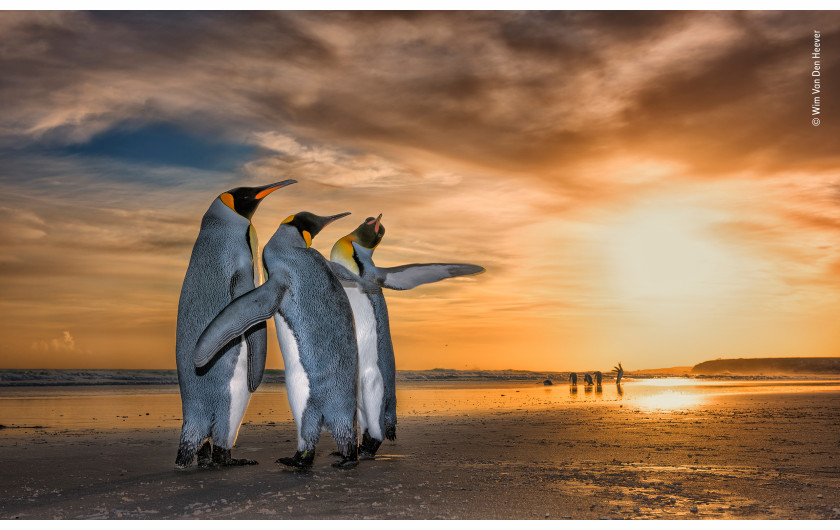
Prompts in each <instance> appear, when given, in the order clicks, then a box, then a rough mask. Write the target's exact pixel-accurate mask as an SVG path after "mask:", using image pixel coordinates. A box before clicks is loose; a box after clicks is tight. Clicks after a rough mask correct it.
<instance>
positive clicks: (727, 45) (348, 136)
mask: <svg viewBox="0 0 840 530" xmlns="http://www.w3.org/2000/svg"><path fill="white" fill-rule="evenodd" d="M23 18H24V20H22V21H20V22H19V23H18V24H14V23H7V24H8V25H9V26H11V27H9V28H8V31H7V32H6V34H5V37H4V40H5V41H6V45H5V46H4V47H3V50H4V53H3V56H2V64H0V66H2V68H3V71H4V72H9V73H10V74H9V75H7V76H4V78H5V79H7V81H4V83H3V85H0V95H2V96H3V100H4V101H7V102H8V101H14V102H15V108H14V109H9V110H10V112H9V114H8V116H10V118H7V119H5V120H3V121H4V122H5V123H4V124H3V130H4V136H5V137H7V138H9V137H10V136H12V137H16V138H17V140H18V141H20V136H21V135H23V136H30V137H31V136H33V135H35V136H38V137H40V138H52V139H53V141H61V139H65V141H73V142H77V143H78V142H79V141H86V140H88V139H89V138H90V137H91V136H92V135H94V134H97V133H102V132H103V131H106V130H107V129H109V128H110V127H113V126H114V125H115V124H116V123H119V121H120V120H125V119H129V118H130V119H135V120H144V119H146V120H150V121H151V120H167V121H171V122H175V123H180V124H182V126H184V127H190V128H192V129H200V130H204V131H207V130H210V131H212V132H215V134H218V135H220V136H228V137H230V136H234V137H236V136H237V135H238V136H240V138H238V139H240V140H241V136H243V135H247V133H248V131H251V130H253V129H254V128H257V129H262V130H278V129H279V130H286V131H298V132H301V133H304V134H307V133H308V134H309V135H310V136H318V137H319V138H322V139H324V138H327V139H330V140H331V141H334V142H337V143H339V144H347V145H350V146H353V145H366V146H367V147H370V146H375V145H380V146H382V148H383V149H387V148H388V146H394V145H396V146H398V147H402V146H411V147H412V148H421V149H427V150H429V151H431V152H435V153H438V154H442V155H444V156H450V157H453V158H455V159H461V160H464V161H468V162H470V163H476V164H484V165H488V166H494V167H505V168H508V169H515V168H522V169H530V170H534V169H539V168H541V167H545V166H556V165H558V164H560V165H567V164H569V163H570V162H575V161H578V160H582V159H587V158H590V157H592V156H597V155H601V154H604V153H607V152H609V151H610V150H614V149H616V148H621V146H622V145H624V144H625V142H627V141H629V143H630V145H631V146H632V148H633V149H634V150H636V151H649V152H650V153H651V154H653V155H662V154H667V153H671V154H672V155H673V156H674V157H679V158H684V159H687V160H691V161H692V162H693V163H695V164H697V166H698V168H700V169H708V168H709V167H711V166H714V167H715V168H717V167H718V166H720V165H721V164H723V162H721V161H719V159H723V158H725V159H726V164H729V165H732V166H733V167H735V166H737V165H739V164H744V163H747V162H748V161H750V160H752V159H753V157H755V156H757V155H761V156H762V157H764V158H765V159H766V163H767V165H768V166H772V165H773V164H775V163H779V162H784V163H786V164H796V163H813V162H814V161H815V160H818V159H820V158H823V157H825V156H830V153H829V152H828V148H827V147H826V146H825V145H820V144H819V143H817V142H813V141H810V139H809V138H808V135H809V133H813V131H812V130H811V129H809V128H808V127H809V124H808V121H807V120H806V119H805V118H807V116H805V117H802V116H801V112H802V111H801V108H802V107H801V106H800V105H792V104H791V103H790V102H791V101H792V98H797V97H798V98H799V99H802V100H803V101H805V100H807V96H808V93H807V86H806V85H807V83H808V82H809V81H810V79H809V77H808V74H807V68H808V66H809V60H808V58H809V55H808V46H807V35H808V32H807V31H805V33H804V35H805V37H803V35H802V34H800V32H796V33H795V34H794V33H791V32H789V31H787V32H783V31H781V30H782V29H784V28H790V27H791V26H796V27H797V28H805V27H806V26H808V25H809V24H811V25H813V24H812V23H813V21H814V19H815V15H814V14H813V13H785V14H784V16H781V15H779V16H773V14H766V13H746V14H745V13H711V14H710V13H686V12H678V13H669V12H652V13H649V12H618V13H610V12H559V13H552V12H549V13H541V12H527V13H516V12H512V13H464V12H453V13H438V12H430V13H387V12H384V13H364V12H362V13H312V12H303V13H298V12H284V13H265V12H254V13H252V12H248V13H201V12H196V13H174V14H170V13H166V14H160V13H133V12H127V13H93V14H86V13H65V14H35V15H32V16H31V17H23ZM837 19H838V17H837V16H834V15H829V16H827V17H826V16H825V14H823V15H821V16H820V22H821V23H822V25H823V26H825V29H824V31H825V33H824V35H825V38H830V37H831V36H832V35H833V34H834V33H833V32H836V31H837V28H838V20H837ZM720 27H723V28H727V29H728V33H725V34H722V36H721V38H720V39H718V40H715V39H704V37H703V32H704V31H713V30H714V31H717V30H718V28H720ZM803 31H804V30H803ZM694 37H696V39H695V40H696V41H697V43H696V44H695V45H692V44H691V42H690V41H691V40H692V38H694ZM793 41H796V42H800V41H805V44H803V45H802V46H801V47H800V46H792V45H791V44H792V42H793ZM669 42H673V53H674V54H675V55H674V56H670V55H669V49H668V45H669ZM826 60H827V61H832V60H835V59H830V58H829V57H827V58H826ZM634 63H637V64H635V65H634ZM797 66H799V67H801V68H797ZM637 70H638V71H637ZM838 70H840V68H837V67H835V66H834V63H829V64H828V65H827V66H826V68H825V71H826V77H825V81H826V83H829V82H832V81H834V80H835V77H836V76H837V75H840V74H837V71H838ZM83 90H84V92H85V93H86V94H87V95H82V91H83ZM62 94H63V95H62ZM100 94H101V97H98V95H100ZM75 95H78V96H79V97H75ZM94 96H97V97H94ZM103 98H104V100H105V101H107V102H108V104H107V105H103V104H102V103H101V102H102V100H103ZM806 103H807V101H806ZM804 104H805V103H803V105H804ZM36 105H37V108H36ZM762 109H765V110H762ZM718 111H720V112H718ZM720 114H723V115H720ZM747 118H749V119H747ZM739 119H740V120H741V121H740V122H738V123H737V124H736V123H735V120H739ZM735 125H737V126H735ZM836 127H837V125H834V124H833V123H831V122H829V123H827V124H826V126H825V127H824V128H823V129H822V130H821V131H820V132H825V130H826V129H830V131H829V132H833V131H835V130H836ZM213 129H215V131H213ZM762 148H764V149H763V150H762ZM789 151H790V152H789Z"/></svg>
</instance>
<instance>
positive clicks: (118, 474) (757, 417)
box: [0, 380, 840, 519]
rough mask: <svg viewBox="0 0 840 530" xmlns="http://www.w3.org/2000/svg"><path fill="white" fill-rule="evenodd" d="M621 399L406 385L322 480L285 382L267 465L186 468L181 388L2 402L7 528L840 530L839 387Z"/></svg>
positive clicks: (634, 386) (322, 463)
mask: <svg viewBox="0 0 840 530" xmlns="http://www.w3.org/2000/svg"><path fill="white" fill-rule="evenodd" d="M622 388H623V393H622V394H619V393H618V392H616V387H615V385H614V384H605V385H604V389H603V392H595V391H594V390H589V391H587V390H585V388H584V387H583V385H581V386H579V387H578V391H577V392H575V393H572V392H570V389H569V386H568V385H566V384H555V385H553V386H546V387H543V386H542V385H538V384H533V383H487V384H457V383H451V384H449V383H448V384H437V385H435V384H425V385H412V384H409V385H403V389H402V390H401V391H400V394H399V395H398V399H399V402H400V408H399V414H400V419H399V424H398V431H397V440H396V442H386V443H385V444H384V445H383V447H382V448H381V449H380V454H379V455H378V456H377V458H376V460H373V461H362V462H361V463H360V464H359V466H358V467H356V468H355V469H351V470H337V469H334V468H332V467H331V466H330V463H331V462H332V461H333V460H334V459H335V458H334V457H332V456H330V455H329V453H330V451H332V450H333V449H334V444H333V442H332V440H331V437H330V436H329V435H328V434H327V433H324V435H323V436H322V438H321V442H320V444H319V446H318V456H317V457H316V460H315V466H314V467H313V469H311V470H309V471H295V470H290V469H287V468H285V467H281V466H280V465H278V464H275V463H274V460H276V459H277V458H278V457H281V456H291V454H292V453H293V452H294V448H295V429H294V423H293V422H292V420H291V417H290V415H289V414H288V405H287V403H286V402H285V393H284V392H283V391H282V387H280V386H274V387H271V388H267V389H263V388H261V389H260V391H259V392H258V393H257V394H255V396H254V399H253V400H252V402H251V405H250V406H249V410H248V413H247V414H246V417H245V423H244V424H243V426H242V428H241V430H240V433H239V438H238V440H237V445H236V447H235V448H234V451H233V452H234V456H239V457H247V458H251V459H255V460H257V461H259V465H257V466H249V467H241V468H226V469H199V468H197V467H192V468H190V469H187V470H184V471H176V470H174V469H173V462H174V457H175V451H176V446H177V441H178V436H179V433H180V421H179V418H180V401H179V399H178V395H177V388H172V387H165V388H159V387H148V388H139V387H132V388H111V387H108V388H47V389H41V388H35V389H29V388H13V389H9V388H3V389H0V402H2V405H3V412H2V416H0V423H2V424H3V425H4V428H2V429H0V451H2V455H3V458H2V461H3V465H2V466H0V490H2V502H1V503H0V517H2V518H3V519H53V518H59V519H79V518H94V519H98V518H108V519H174V518H189V519H194V518H200V519H217V518H218V519H225V518H246V519H262V518H284V519H309V518H321V519H333V518H342V519H363V518H374V519H406V518H410V519H837V518H840V386H838V383H837V381H834V382H828V383H824V382H813V381H811V382H801V383H797V382H785V383H755V382H745V383H739V382H725V383H716V382H697V381H690V380H686V381H680V380H671V381H664V382H663V381H658V380H651V381H643V380H638V381H628V382H626V383H625V384H624V385H622ZM147 413H148V415H147ZM106 416H108V417H106ZM92 418H96V419H95V420H94V419H92ZM36 422H38V423H36Z"/></svg>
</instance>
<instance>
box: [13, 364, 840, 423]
mask: <svg viewBox="0 0 840 530" xmlns="http://www.w3.org/2000/svg"><path fill="white" fill-rule="evenodd" d="M159 376H160V381H161V382H159V383H157V384H128V383H121V384H107V383H96V384H87V385H86V384H72V385H55V384H53V385H46V384H39V385H21V384H17V385H6V386H0V425H2V428H0V436H2V435H3V433H6V434H11V433H14V432H17V431H16V429H33V428H38V429H45V430H56V431H65V432H72V431H90V430H95V431H108V430H119V429H171V430H173V431H177V430H179V429H180V426H181V418H182V416H181V399H180V394H179V389H178V386H177V384H172V383H165V382H162V381H166V377H169V375H168V374H159ZM83 377H87V375H84V376H83ZM146 377H147V376H146V375H141V374H137V378H138V380H144V381H145V380H146V379H145V378H146ZM821 392H840V379H799V380H796V379H793V380H789V379H785V380H750V381H745V380H714V381H709V380H701V379H688V378H658V379H628V380H626V381H624V382H623V383H622V385H621V387H618V386H617V385H616V384H615V383H614V382H613V381H609V382H605V384H604V385H603V386H602V387H601V388H600V389H597V388H592V387H588V388H587V387H585V386H584V385H578V386H577V387H571V386H570V385H569V384H568V383H556V384H554V385H551V386H546V385H544V384H543V383H542V380H539V381H534V378H533V377H531V378H529V380H527V381H522V380H511V379H501V378H497V379H489V380H488V379H480V378H473V379H459V380H453V379H452V378H451V377H450V378H448V379H447V378H439V379H434V378H431V379H403V380H401V381H398V383H397V403H398V406H397V413H398V416H399V417H402V418H409V417H423V418H434V417H444V416H447V417H449V416H469V415H472V414H490V415H493V414H511V413H521V412H523V411H530V410H547V409H550V410H558V411H563V410H569V409H574V408H575V407H592V406H603V407H629V408H632V409H636V410H638V411H639V412H640V413H646V414H661V413H677V414H679V413H683V412H690V411H691V410H692V409H695V408H697V407H702V406H706V405H714V404H715V402H716V401H717V400H720V399H725V398H726V397H731V396H743V395H752V396H757V395H760V394H787V393H821ZM292 421H293V420H292V416H291V413H290V412H289V405H288V401H287V397H286V390H285V386H284V385H283V384H282V383H276V382H270V381H269V382H265V383H263V384H262V385H261V386H260V388H259V389H258V390H257V392H256V393H254V394H253V396H252V398H251V402H250V404H249V406H248V410H247V412H246V414H245V418H244V420H243V425H249V424H260V425H285V426H286V427H289V426H291V429H292V431H293V429H294V427H293V424H292Z"/></svg>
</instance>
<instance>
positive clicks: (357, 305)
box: [344, 287, 385, 440]
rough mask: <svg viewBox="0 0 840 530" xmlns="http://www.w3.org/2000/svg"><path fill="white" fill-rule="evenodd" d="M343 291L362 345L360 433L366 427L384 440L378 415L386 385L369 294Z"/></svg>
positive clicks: (360, 364)
mask: <svg viewBox="0 0 840 530" xmlns="http://www.w3.org/2000/svg"><path fill="white" fill-rule="evenodd" d="M344 292H345V293H347V298H348V299H349V300H350V306H351V307H352V309H353V319H354V321H355V324H356V342H357V344H358V347H359V372H358V376H357V377H358V380H357V383H358V385H357V389H358V390H357V392H358V395H357V396H356V403H357V410H358V418H359V432H360V433H364V432H365V429H367V431H368V432H369V433H370V435H371V436H372V437H373V438H376V439H377V440H382V439H383V436H382V429H381V428H380V425H379V420H380V418H379V416H380V412H381V410H382V398H383V396H384V394H385V385H384V383H383V380H382V373H381V372H380V371H379V364H378V362H377V361H378V359H379V353H378V350H377V335H376V316H375V315H374V313H373V306H372V305H371V303H370V299H369V298H368V296H367V295H366V294H365V293H364V292H362V290H361V289H359V288H358V287H345V288H344Z"/></svg>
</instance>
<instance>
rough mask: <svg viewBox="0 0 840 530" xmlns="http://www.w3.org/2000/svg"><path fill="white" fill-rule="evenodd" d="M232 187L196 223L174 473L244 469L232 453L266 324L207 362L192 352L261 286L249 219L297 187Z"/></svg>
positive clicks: (180, 339) (182, 318)
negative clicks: (220, 317) (198, 363)
mask: <svg viewBox="0 0 840 530" xmlns="http://www.w3.org/2000/svg"><path fill="white" fill-rule="evenodd" d="M295 182H297V181H295V180H284V181H282V182H275V183H274V184H269V185H267V186H259V187H242V188H234V189H232V190H230V191H226V192H225V193H222V194H221V195H219V196H218V197H217V198H216V200H214V201H213V203H212V204H211V205H210V208H209V209H208V210H207V212H206V213H205V214H204V217H203V218H202V220H201V230H200V231H199V233H198V238H197V239H196V241H195V245H194V246H193V251H192V256H191V257H190V263H189V266H188V267H187V274H186V276H185V277H184V284H183V286H182V287H181V297H180V299H179V301H178V323H177V336H176V342H175V359H176V364H177V366H178V384H179V385H180V387H181V404H182V410H183V416H184V420H183V426H182V428H181V441H180V445H179V446H178V456H177V457H176V459H175V466H176V467H177V468H185V467H187V466H189V465H190V464H192V462H193V459H194V458H195V457H196V454H197V455H198V463H199V465H200V466H210V465H217V466H223V465H248V464H256V462H254V461H253V460H245V459H234V458H231V456H230V449H231V447H233V444H234V442H235V441H236V435H237V433H238V432H239V425H240V423H241V421H242V416H244V415H245V409H246V407H247V406H248V401H249V400H250V398H251V392H253V391H254V390H256V388H257V386H258V385H259V384H260V381H261V380H262V376H263V372H264V370H265V356H266V326H265V323H264V322H263V323H262V325H260V326H256V327H254V328H252V329H247V330H243V331H242V333H240V334H238V335H236V336H235V337H231V340H230V341H228V342H227V343H225V344H223V345H222V346H221V348H220V351H221V353H220V355H218V356H216V357H215V358H214V359H213V361H212V362H210V363H207V364H205V365H204V366H202V367H200V368H196V367H195V365H194V363H193V349H194V348H195V344H196V342H197V340H198V337H199V336H200V335H201V333H202V331H203V330H204V329H205V328H206V327H207V325H208V324H210V322H211V321H212V320H213V318H214V317H215V316H216V315H217V314H218V313H219V311H221V310H222V309H224V308H225V306H227V305H228V304H229V303H230V302H231V301H232V300H234V299H235V298H236V297H238V296H240V295H243V294H245V293H247V292H249V291H251V290H253V289H254V287H255V286H256V285H258V284H259V282H260V272H259V271H260V261H259V257H258V252H259V251H258V249H259V247H258V244H257V233H256V230H255V229H254V226H253V225H252V224H251V217H252V216H253V215H254V212H255V211H256V210H257V207H258V206H259V204H260V202H261V201H262V200H263V199H264V198H265V197H267V196H268V195H269V194H270V193H272V192H274V191H276V190H278V189H280V188H282V187H285V186H288V185H289V184H294V183H295Z"/></svg>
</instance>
